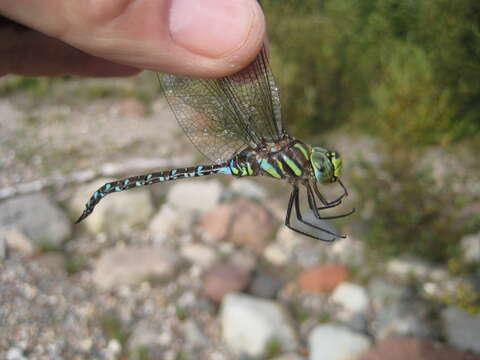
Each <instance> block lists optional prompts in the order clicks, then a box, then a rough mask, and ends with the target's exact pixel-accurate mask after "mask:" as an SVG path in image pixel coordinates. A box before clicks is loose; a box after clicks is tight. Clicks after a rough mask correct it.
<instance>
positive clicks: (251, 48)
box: [0, 0, 265, 76]
mask: <svg viewBox="0 0 480 360" xmlns="http://www.w3.org/2000/svg"><path fill="white" fill-rule="evenodd" d="M46 4H48V5H46ZM51 9H55V16H52V11H51ZM0 12H1V13H3V14H4V15H6V16H8V17H11V18H13V19H15V20H16V21H18V22H21V23H23V24H26V25H28V26H30V27H33V28H35V29H37V30H39V31H42V32H45V33H47V34H49V35H50V36H52V37H56V38H59V39H61V40H63V41H65V42H67V43H68V44H71V45H72V46H74V47H77V48H79V49H81V50H83V51H85V52H88V53H90V54H92V55H95V56H99V57H102V58H106V59H109V60H112V61H115V62H120V63H122V64H126V65H130V66H133V67H137V68H148V69H152V70H156V71H161V72H169V73H177V74H184V75H191V76H223V75H226V74H230V73H233V72H236V71H238V70H239V69H241V68H242V67H244V66H246V65H247V64H248V63H250V62H251V60H252V59H253V58H254V57H255V55H256V54H257V53H258V51H259V49H260V47H261V45H262V42H263V38H264V33H265V23H264V18H263V13H262V11H261V8H260V6H259V5H258V4H257V2H256V0H201V1H199V0H90V1H86V0H84V1H78V0H49V1H48V2H45V1H44V0H2V1H0Z"/></svg>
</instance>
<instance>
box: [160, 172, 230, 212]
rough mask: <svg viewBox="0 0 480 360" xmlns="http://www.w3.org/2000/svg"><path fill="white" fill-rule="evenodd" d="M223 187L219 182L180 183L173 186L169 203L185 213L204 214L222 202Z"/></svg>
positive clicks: (169, 194)
mask: <svg viewBox="0 0 480 360" xmlns="http://www.w3.org/2000/svg"><path fill="white" fill-rule="evenodd" d="M222 191H223V187H222V185H221V184H220V183H219V182H218V181H217V180H210V181H198V180H197V181H195V182H178V183H177V184H174V185H172V187H171V188H170V191H169V192H168V195H167V203H169V204H170V205H172V206H173V207H174V208H176V209H178V210H179V211H180V212H181V213H183V212H199V213H204V212H206V211H208V210H210V209H212V208H213V207H214V206H215V205H216V204H217V203H218V201H219V200H220V196H221V195H222Z"/></svg>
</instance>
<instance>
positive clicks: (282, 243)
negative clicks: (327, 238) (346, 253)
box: [263, 226, 331, 267]
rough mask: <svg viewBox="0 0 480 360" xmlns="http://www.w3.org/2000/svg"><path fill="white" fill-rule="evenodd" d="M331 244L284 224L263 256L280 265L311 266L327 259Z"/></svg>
mask: <svg viewBox="0 0 480 360" xmlns="http://www.w3.org/2000/svg"><path fill="white" fill-rule="evenodd" d="M330 252H331V246H330V245H326V244H325V243H322V242H320V241H317V242H314V241H312V239H310V238H307V237H305V236H303V235H300V234H298V233H296V232H294V231H292V230H290V229H289V228H287V227H286V226H281V227H280V229H279V230H278V233H277V236H276V240H275V242H273V243H271V244H269V245H268V246H267V248H265V250H264V253H263V254H264V257H265V258H266V259H267V260H268V261H270V262H271V263H272V264H275V265H278V266H282V265H286V264H288V263H295V264H298V265H300V266H301V267H311V266H315V265H316V264H319V263H323V262H326V261H328V259H329V258H330Z"/></svg>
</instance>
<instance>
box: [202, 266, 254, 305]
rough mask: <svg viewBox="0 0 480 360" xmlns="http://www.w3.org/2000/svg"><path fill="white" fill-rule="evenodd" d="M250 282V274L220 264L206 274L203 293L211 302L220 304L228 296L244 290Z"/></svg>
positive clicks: (237, 268)
mask: <svg viewBox="0 0 480 360" xmlns="http://www.w3.org/2000/svg"><path fill="white" fill-rule="evenodd" d="M248 280H249V274H248V273H247V272H245V271H243V270H242V269H240V268H239V267H237V266H235V265H233V264H227V263H219V264H216V265H213V266H212V267H211V268H210V269H209V270H208V271H207V272H206V273H205V278H204V282H203V293H204V294H205V296H207V297H208V298H209V299H210V300H213V301H215V302H220V301H221V300H222V299H223V297H224V296H225V295H226V294H228V293H231V292H235V291H241V290H243V289H244V288H245V287H246V286H247V284H248Z"/></svg>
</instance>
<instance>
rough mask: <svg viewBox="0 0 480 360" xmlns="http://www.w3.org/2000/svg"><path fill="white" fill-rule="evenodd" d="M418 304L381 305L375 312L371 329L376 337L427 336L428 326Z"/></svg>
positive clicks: (381, 338)
mask: <svg viewBox="0 0 480 360" xmlns="http://www.w3.org/2000/svg"><path fill="white" fill-rule="evenodd" d="M423 312H424V311H423V309H422V308H421V306H420V305H415V304H413V303H412V304H410V303H394V304H390V305H387V306H385V307H382V308H381V309H379V310H378V311H377V312H376V314H375V319H374V321H373V324H372V327H371V331H372V334H373V335H374V336H375V338H376V339H380V340H383V339H386V338H388V337H391V336H414V337H427V336H429V335H430V332H431V331H430V328H429V327H428V325H427V322H426V319H425V318H426V316H424V314H422V313H423Z"/></svg>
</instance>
